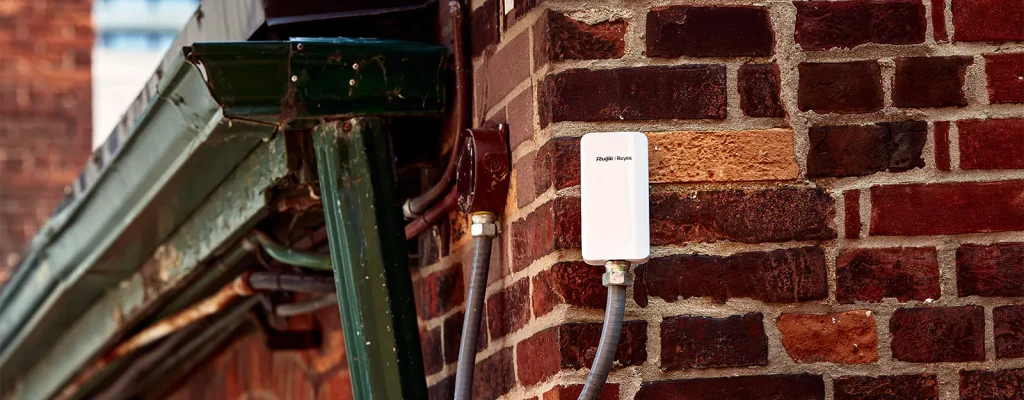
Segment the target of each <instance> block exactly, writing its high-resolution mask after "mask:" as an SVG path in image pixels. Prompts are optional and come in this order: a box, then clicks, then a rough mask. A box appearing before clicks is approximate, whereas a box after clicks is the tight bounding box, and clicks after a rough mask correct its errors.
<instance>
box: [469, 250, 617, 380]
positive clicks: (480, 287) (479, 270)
mask: <svg viewBox="0 0 1024 400" xmlns="http://www.w3.org/2000/svg"><path fill="white" fill-rule="evenodd" d="M493 239H494V238H492V237H487V236H477V237H475V238H474V244H473V269H472V270H471V271H470V278H469V294H468V298H467V299H466V316H465V319H464V320H463V321H462V341H461V343H460V344H459V362H458V364H457V367H456V370H455V400H468V399H470V398H471V397H472V396H473V367H475V366H476V338H477V336H479V334H480V314H482V313H483V308H484V289H486V288H487V267H488V266H489V265H490V264H491V241H492V240H493ZM621 319H622V317H621V312H620V317H619V320H621ZM617 336H618V335H616V337H617Z"/></svg>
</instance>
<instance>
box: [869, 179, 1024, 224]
mask: <svg viewBox="0 0 1024 400" xmlns="http://www.w3.org/2000/svg"><path fill="white" fill-rule="evenodd" d="M871 205H872V210H871V234H872V235H952V234H960V233H976V232H1002V231H1020V230H1024V180H1020V181H1002V182H971V183H968V182H964V183H940V184H931V185H917V184H914V185H892V186H874V187H872V188H871Z"/></svg>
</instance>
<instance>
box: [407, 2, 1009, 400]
mask: <svg viewBox="0 0 1024 400" xmlns="http://www.w3.org/2000/svg"><path fill="white" fill-rule="evenodd" d="M510 1H511V0H510ZM728 3H730V4H731V5H728V6H725V5H722V6H705V5H703V4H707V2H690V1H686V2H684V1H678V2H675V1H672V0H669V1H667V2H656V6H651V4H652V3H650V2H611V1H610V2H584V3H581V2H571V1H559V0H549V1H541V0H522V1H520V0H515V1H514V7H512V11H511V12H510V13H507V14H506V13H503V12H502V10H504V9H505V7H504V5H503V4H502V3H501V0H487V1H477V2H474V7H473V13H472V17H471V20H472V23H473V53H474V62H473V64H474V73H475V79H474V80H475V82H474V89H475V94H476V96H475V97H476V98H475V104H474V116H475V122H476V123H483V122H485V121H491V122H497V121H502V120H507V121H508V122H509V123H510V124H511V137H510V142H511V145H512V150H513V156H512V157H513V162H514V165H515V171H514V173H513V181H514V187H513V190H512V192H511V194H510V195H509V206H508V208H507V209H506V210H504V211H503V219H502V228H503V230H502V234H501V236H500V237H499V239H498V246H497V247H496V249H495V260H494V262H493V263H492V266H491V267H492V269H491V275H490V278H489V285H488V287H487V296H488V297H487V307H486V315H485V318H484V319H485V329H484V330H483V331H482V332H481V337H480V345H479V346H478V349H477V350H478V356H477V366H476V371H477V372H476V385H475V387H474V392H475V394H476V396H475V398H481V399H490V398H498V397H503V398H516V399H520V398H522V399H528V398H538V399H561V398H565V399H569V398H575V396H576V394H577V393H578V391H579V389H580V387H579V385H580V384H581V383H583V381H584V379H585V377H586V374H587V372H588V369H589V365H590V363H591V362H592V360H593V356H594V352H595V350H596V346H597V339H598V334H599V331H600V325H601V319H602V316H603V312H602V311H603V307H604V302H605V289H604V287H602V286H601V285H600V275H601V272H602V271H603V268H602V267H591V266H587V265H585V264H583V263H582V262H581V257H580V251H579V246H580V242H579V234H580V232H579V229H580V228H579V199H578V196H579V187H578V185H579V180H578V174H579V172H578V169H579V162H578V157H579V148H578V145H579V137H580V136H582V135H583V134H585V133H587V132H592V131H610V130H631V131H636V130H638V131H643V132H646V133H647V134H648V137H649V141H650V146H651V148H650V152H651V154H650V160H651V161H650V162H651V181H652V186H651V218H652V221H651V229H652V232H651V239H652V245H653V249H652V253H653V254H652V259H651V261H650V262H649V263H648V264H646V265H643V266H639V267H636V268H635V271H634V272H635V273H636V276H637V280H636V285H635V286H634V287H633V288H631V289H630V292H629V298H630V299H629V300H627V311H626V320H627V322H626V325H625V328H624V333H623V337H622V341H621V343H620V346H619V351H618V358H617V359H618V361H617V366H616V368H615V369H614V370H613V372H612V373H611V375H610V377H609V385H607V386H606V389H605V392H604V397H605V398H623V399H626V398H638V399H666V398H683V397H682V395H681V393H687V397H685V398H688V399H724V398H743V399H777V398H787V399H790V398H799V399H826V398H827V399H883V398H917V399H954V398H962V399H1020V398H1022V397H1024V306H1021V305H1020V304H1021V303H1024V2H1021V1H1020V0H984V1H979V0H894V1H880V0H879V1H847V0H840V1H830V2H823V1H771V2H754V1H745V0H739V1H730V2H728ZM451 228H452V229H451V230H450V231H451V232H452V239H451V246H450V248H451V249H453V250H452V251H451V253H450V254H440V258H438V259H436V260H431V262H429V263H428V264H429V265H427V266H425V267H421V268H417V269H415V270H414V271H413V275H414V282H415V285H416V287H417V295H418V303H419V311H420V322H421V324H420V326H421V330H422V332H423V346H424V354H425V364H426V370H427V382H428V384H429V385H431V398H433V399H447V398H450V397H451V390H452V386H453V379H452V376H453V374H454V372H455V361H456V360H455V357H456V355H457V353H458V348H457V346H458V340H459V335H460V330H461V318H462V313H463V309H464V307H465V305H464V295H463V292H464V291H465V288H466V286H467V282H466V281H465V280H466V277H468V273H467V271H466V269H467V266H468V264H469V257H470V254H469V247H470V246H469V240H468V238H467V237H466V231H467V229H466V223H465V216H453V217H452V220H451ZM435 232H437V233H443V232H446V230H445V229H437V230H436V231H435ZM439 238H440V240H444V238H443V237H439ZM441 247H444V246H441Z"/></svg>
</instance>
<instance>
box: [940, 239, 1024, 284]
mask: <svg viewBox="0 0 1024 400" xmlns="http://www.w3.org/2000/svg"><path fill="white" fill-rule="evenodd" d="M956 286H957V293H958V294H959V295H960V296H988V297H1019V296H1024V243H996V244H991V245H979V244H964V245H962V246H960V248H959V249H957V250H956Z"/></svg>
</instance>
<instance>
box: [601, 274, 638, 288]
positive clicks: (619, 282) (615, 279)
mask: <svg viewBox="0 0 1024 400" xmlns="http://www.w3.org/2000/svg"><path fill="white" fill-rule="evenodd" d="M601 284H603V285H605V286H612V285H614V286H630V285H632V284H633V275H632V274H630V273H629V272H622V271H608V272H605V273H604V275H602V276H601Z"/></svg>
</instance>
